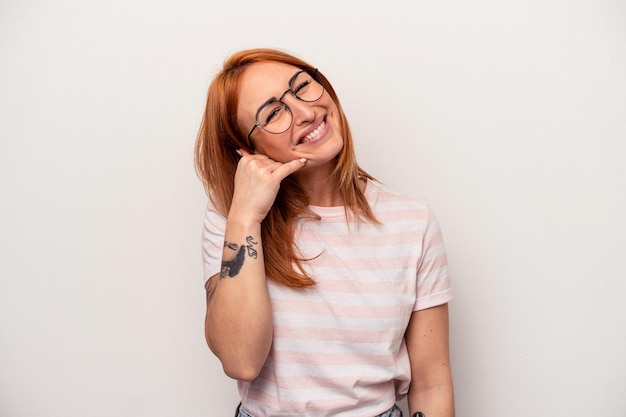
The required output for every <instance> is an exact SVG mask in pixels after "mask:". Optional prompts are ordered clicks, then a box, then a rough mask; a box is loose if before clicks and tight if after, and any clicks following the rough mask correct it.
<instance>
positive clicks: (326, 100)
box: [237, 62, 343, 168]
mask: <svg viewBox="0 0 626 417" xmlns="http://www.w3.org/2000/svg"><path fill="white" fill-rule="evenodd" d="M299 71H300V69H299V68H297V67H294V66H291V65H286V64H280V63H275V62H260V63H255V64H252V65H251V66H250V67H249V68H247V69H246V71H245V73H244V75H243V78H242V81H241V86H240V93H239V107H238V111H237V119H238V121H239V124H240V125H241V126H242V127H243V130H244V131H245V132H250V130H252V128H253V127H254V125H255V123H256V121H257V112H258V111H259V109H260V108H261V107H263V106H264V105H265V104H266V103H268V102H272V101H277V100H279V99H280V98H281V96H282V100H281V101H282V102H283V103H284V104H286V105H287V106H288V107H289V110H290V112H291V115H292V118H293V121H292V123H291V126H290V127H289V128H288V129H287V130H286V131H284V132H283V133H279V134H273V133H269V132H268V131H266V130H264V129H263V128H261V127H260V126H257V127H256V128H255V129H254V132H253V133H252V136H251V137H250V138H251V142H252V143H253V147H254V152H255V153H259V154H264V155H267V156H268V157H270V158H271V159H274V160H275V161H278V162H283V163H284V162H289V161H292V160H294V159H298V158H306V159H307V160H308V161H307V164H306V167H307V168H311V167H314V166H321V165H324V164H326V163H328V162H329V161H331V160H332V159H334V158H335V156H337V154H339V151H341V149H342V148H343V137H342V136H341V126H340V118H339V109H338V108H337V105H336V104H335V102H334V101H333V100H332V98H331V97H330V95H329V94H328V92H326V91H324V92H323V94H322V95H321V97H320V98H319V99H318V100H316V101H311V102H306V101H302V100H300V99H298V98H297V97H296V96H295V95H294V94H292V93H291V92H287V93H286V94H285V95H284V96H283V93H285V91H286V90H288V89H289V88H290V85H289V82H290V80H291V79H292V77H293V76H294V75H295V74H296V73H298V72H299ZM293 87H294V88H298V86H293ZM277 104H278V105H280V103H277ZM278 107H280V106H278ZM288 113H289V112H286V111H284V109H283V115H282V116H280V117H289V115H288ZM267 114H268V113H266V112H263V115H264V116H263V117H262V118H263V120H259V121H260V122H267V120H274V119H272V117H273V115H271V112H270V113H269V114H270V117H269V118H267V117H266V115H267ZM287 126H288V124H287ZM267 127H268V128H270V125H268V126H267ZM279 130H280V129H279Z"/></svg>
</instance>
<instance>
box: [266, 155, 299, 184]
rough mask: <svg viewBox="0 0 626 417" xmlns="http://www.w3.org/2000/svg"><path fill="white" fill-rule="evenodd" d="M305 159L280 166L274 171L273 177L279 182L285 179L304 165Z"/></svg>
mask: <svg viewBox="0 0 626 417" xmlns="http://www.w3.org/2000/svg"><path fill="white" fill-rule="evenodd" d="M306 161H307V159H306V158H300V159H294V160H293V161H291V162H287V163H284V164H282V165H281V166H280V167H278V168H277V169H276V171H274V173H273V174H274V175H275V176H277V177H278V178H279V179H280V180H281V181H282V180H283V179H285V178H287V177H288V176H289V175H291V174H293V173H294V172H296V171H297V170H299V169H300V168H302V167H303V166H304V165H306Z"/></svg>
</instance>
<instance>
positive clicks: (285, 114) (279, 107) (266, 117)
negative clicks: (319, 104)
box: [257, 71, 324, 133]
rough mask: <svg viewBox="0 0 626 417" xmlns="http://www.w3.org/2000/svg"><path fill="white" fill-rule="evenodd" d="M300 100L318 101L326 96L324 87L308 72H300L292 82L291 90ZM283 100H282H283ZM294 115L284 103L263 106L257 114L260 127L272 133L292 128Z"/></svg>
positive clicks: (275, 102) (274, 102)
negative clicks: (323, 95)
mask: <svg viewBox="0 0 626 417" xmlns="http://www.w3.org/2000/svg"><path fill="white" fill-rule="evenodd" d="M288 92H291V93H293V95H294V96H296V97H297V98H298V99H300V100H302V101H306V102H312V101H317V100H319V99H320V97H322V94H324V87H323V86H322V85H321V84H320V83H318V82H317V81H315V79H313V77H312V76H311V75H310V74H309V73H307V72H306V71H301V72H299V73H298V74H297V75H296V77H295V78H294V79H293V80H292V82H291V85H290V86H289V90H287V92H286V93H288ZM281 100H282V98H281ZM291 121H292V114H291V110H290V109H289V107H288V106H287V105H286V104H285V103H283V102H282V101H278V100H277V101H273V102H270V103H267V104H266V105H265V106H263V107H262V108H261V109H260V110H259V112H258V114H257V122H258V124H259V126H261V127H262V128H263V129H265V130H266V131H268V132H270V133H283V132H285V131H286V130H287V129H289V127H291Z"/></svg>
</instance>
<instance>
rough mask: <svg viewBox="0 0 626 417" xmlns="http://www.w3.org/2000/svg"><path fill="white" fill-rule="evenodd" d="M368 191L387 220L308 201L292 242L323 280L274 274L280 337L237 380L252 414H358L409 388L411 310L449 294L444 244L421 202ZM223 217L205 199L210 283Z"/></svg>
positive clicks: (376, 410) (374, 411)
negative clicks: (349, 218)
mask: <svg viewBox="0 0 626 417" xmlns="http://www.w3.org/2000/svg"><path fill="white" fill-rule="evenodd" d="M365 196H366V198H367V200H368V201H369V204H370V205H371V207H372V210H373V212H374V215H375V216H376V218H378V220H379V221H380V222H382V226H379V225H374V224H370V223H366V222H362V223H361V224H360V225H359V226H358V227H357V226H355V225H353V224H352V225H348V224H347V223H346V219H345V214H344V208H343V207H312V210H313V211H314V212H315V213H317V214H319V215H320V216H321V220H319V221H318V220H301V221H300V223H299V227H298V231H297V236H296V242H297V245H298V247H299V248H300V250H301V252H302V253H303V254H304V257H307V258H314V257H315V256H317V255H320V254H321V255H320V256H317V257H315V258H314V259H313V260H311V261H309V262H307V264H306V268H307V272H308V273H310V275H311V276H312V277H314V278H315V280H316V282H317V284H316V285H315V286H314V287H312V288H309V289H304V290H302V289H293V288H289V287H286V286H282V285H279V284H277V283H276V282H275V281H273V280H271V279H268V280H267V286H268V289H269V295H270V298H271V301H272V310H273V320H274V338H273V344H272V348H271V351H270V354H269V357H268V359H267V361H266V363H265V365H264V367H263V369H262V371H261V374H260V375H259V377H258V378H257V379H255V380H254V381H251V382H242V381H239V382H238V387H239V392H240V394H241V397H242V405H243V408H244V409H245V410H246V411H247V412H249V413H250V414H251V415H254V416H267V417H284V416H296V415H297V416H304V415H306V416H311V417H328V416H339V415H340V416H342V417H353V416H354V417H357V416H358V417H362V416H375V415H378V414H380V413H382V412H384V411H385V410H387V409H389V408H390V407H392V406H393V404H394V402H395V401H396V400H397V399H401V398H402V397H404V396H405V395H406V393H407V391H408V387H409V383H410V378H411V373H410V365H409V357H408V352H407V349H406V345H405V342H404V333H405V331H406V328H407V325H408V323H409V319H410V318H411V313H413V312H414V311H417V310H421V309H426V308H429V307H434V306H436V305H440V304H444V303H447V302H448V301H450V300H451V299H452V290H451V286H450V280H449V277H448V268H447V258H446V252H445V248H444V243H443V239H442V235H441V231H440V229H439V225H438V223H437V220H436V218H435V217H434V215H433V213H432V211H431V210H430V209H429V207H428V206H427V205H426V202H425V201H424V199H421V198H414V197H410V196H407V195H400V194H396V193H392V192H390V191H387V190H385V189H383V188H382V187H381V186H380V185H379V184H377V183H372V182H369V183H368V184H367V188H366V191H365ZM225 222H226V220H225V219H224V217H222V216H221V215H220V214H219V213H218V212H217V211H216V210H215V209H214V208H213V207H212V205H211V204H210V203H209V207H208V209H207V213H206V219H205V225H204V233H203V259H204V275H205V280H208V279H209V278H210V277H211V276H213V275H215V274H216V273H219V271H220V266H221V256H222V249H223V242H224V228H225Z"/></svg>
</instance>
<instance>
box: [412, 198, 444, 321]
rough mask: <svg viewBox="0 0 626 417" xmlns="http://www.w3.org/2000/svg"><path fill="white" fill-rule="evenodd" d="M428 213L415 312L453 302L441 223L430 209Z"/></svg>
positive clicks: (418, 274) (418, 272)
mask: <svg viewBox="0 0 626 417" xmlns="http://www.w3.org/2000/svg"><path fill="white" fill-rule="evenodd" d="M427 213H428V214H427V216H426V225H425V230H424V235H423V240H422V255H421V257H420V260H419V263H418V268H417V280H416V282H417V298H416V301H415V306H414V307H413V310H414V311H417V310H424V309H427V308H430V307H435V306H438V305H441V304H445V303H447V302H448V301H450V300H452V286H451V283H450V276H449V274H448V257H447V255H446V248H445V245H444V241H443V236H442V233H441V229H440V227H439V222H438V221H437V218H436V217H435V214H434V213H433V212H432V210H431V209H430V208H427Z"/></svg>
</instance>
